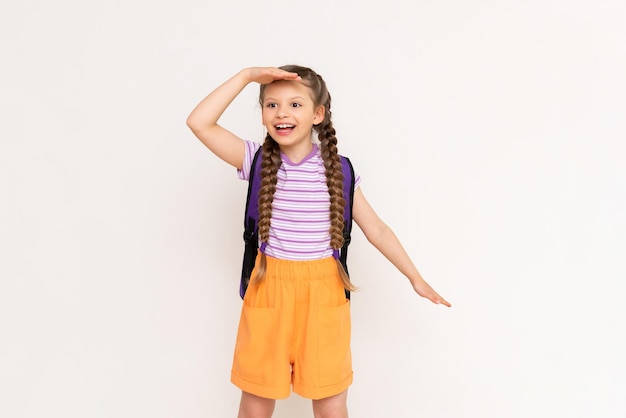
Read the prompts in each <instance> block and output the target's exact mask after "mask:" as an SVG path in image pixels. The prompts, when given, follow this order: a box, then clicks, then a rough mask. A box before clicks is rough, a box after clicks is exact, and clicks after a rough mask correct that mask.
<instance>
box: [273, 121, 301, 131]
mask: <svg viewBox="0 0 626 418" xmlns="http://www.w3.org/2000/svg"><path fill="white" fill-rule="evenodd" d="M295 127H296V125H290V124H287V123H281V124H280V125H276V126H275V128H276V129H277V130H279V131H280V130H283V129H293V128H295Z"/></svg>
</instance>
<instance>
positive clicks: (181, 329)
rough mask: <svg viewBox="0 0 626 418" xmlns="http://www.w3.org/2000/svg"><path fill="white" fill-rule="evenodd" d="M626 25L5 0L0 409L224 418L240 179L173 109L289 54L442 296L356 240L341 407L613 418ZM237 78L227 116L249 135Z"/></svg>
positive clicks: (230, 399)
mask: <svg viewBox="0 0 626 418" xmlns="http://www.w3.org/2000/svg"><path fill="white" fill-rule="evenodd" d="M625 21H626V4H625V3H624V2H623V1H621V0H615V1H609V0H594V1H591V0H574V1H565V0H562V1H558V0H530V1H525V2H512V1H500V2H497V1H487V0H478V1H472V2H466V1H460V0H456V1H455V0H442V1H399V0H390V1H384V2H377V3H376V2H358V1H345V0H342V1H318V2H311V1H307V2H304V1H302V2H300V1H295V2H259V1H232V2H219V3H218V2H209V1H204V2H203V1H187V0H181V1H171V2H165V1H158V0H157V1H147V0H125V1H118V0H113V1H106V2H104V1H98V2H86V1H79V0H59V1H54V2H49V1H43V0H39V1H28V2H8V1H3V3H2V5H1V6H0V35H1V36H0V48H1V55H0V120H1V122H0V170H1V171H0V250H1V252H0V338H1V340H0V416H2V417H6V418H25V417H28V418H35V417H42V418H43V417H46V418H48V417H50V418H53V417H54V418H56V417H63V418H85V417H89V418H100V417H102V418H114V417H115V418H118V417H119V418H125V417H129V418H130V417H132V418H136V417H153V418H158V417H163V418H166V417H167V418H171V417H185V418H193V417H198V418H199V417H234V416H236V410H237V405H238V401H239V391H238V389H237V388H236V387H234V386H233V385H232V384H230V382H229V373H230V366H231V359H232V350H233V345H234V339H235V332H236V326H237V322H238V319H239V309H240V305H241V302H240V300H239V297H238V294H237V290H238V276H239V272H240V267H241V258H242V251H243V243H242V239H241V233H242V227H243V225H242V217H243V205H244V202H245V188H246V184H245V183H244V182H242V181H240V180H238V179H237V178H236V174H235V171H234V170H233V169H232V168H230V167H229V166H227V165H226V164H225V163H223V162H221V161H220V160H218V159H217V158H216V157H214V156H213V155H212V154H211V153H210V152H209V151H208V150H207V149H206V148H204V147H203V146H202V144H201V143H200V142H199V141H198V140H197V139H196V138H195V137H194V136H193V135H192V133H191V132H190V131H189V130H188V128H187V127H186V125H185V119H186V117H187V115H188V114H189V112H190V111H191V110H192V108H193V107H194V106H195V105H196V104H197V103H198V102H199V101H200V100H201V99H202V98H203V97H204V96H205V95H206V94H208V93H209V92H210V91H211V90H212V89H213V88H215V87H217V86H218V85H219V84H220V83H222V82H223V81H224V80H226V79H227V78H228V77H230V76H232V75H233V74H234V73H235V72H237V71H239V70H240V69H241V68H243V67H246V66H256V65H263V66H265V65H271V66H278V65H282V64H287V63H297V64H302V65H307V66H311V67H313V68H314V69H315V70H317V71H318V72H319V73H320V74H322V75H323V76H324V78H325V79H326V81H327V83H328V86H329V89H330V92H331V94H332V97H333V115H334V116H333V117H334V121H335V126H336V128H337V133H338V138H339V146H340V151H341V152H342V153H343V154H345V155H347V156H349V157H350V158H351V159H352V161H353V163H354V165H355V168H356V170H357V171H358V173H359V174H360V175H361V176H362V178H363V183H362V190H363V192H364V194H365V195H366V197H367V198H368V200H369V201H370V203H371V204H372V205H373V207H374V208H375V209H376V211H377V212H378V213H379V215H380V216H381V217H382V218H383V219H384V220H385V221H386V222H387V223H388V224H389V225H390V226H391V227H392V228H393V229H394V231H395V232H396V234H397V235H398V236H399V237H400V239H401V241H402V242H403V243H404V245H405V247H406V249H407V251H408V252H409V253H410V254H411V255H412V257H413V260H414V261H415V263H416V264H417V266H418V268H419V269H420V271H421V272H422V274H423V275H424V277H425V278H426V280H427V281H429V282H430V283H431V284H432V285H433V287H434V288H435V289H436V290H437V291H439V292H440V293H441V294H442V295H443V296H444V297H446V298H447V299H448V300H450V301H451V302H452V303H453V307H452V308H451V309H445V308H443V307H440V306H435V305H432V304H431V303H430V302H428V301H426V300H424V299H422V298H420V297H418V296H417V295H415V294H414V293H413V291H412V289H411V287H410V286H409V284H408V281H407V280H406V279H405V278H404V277H403V276H402V275H401V274H400V273H399V272H398V271H396V270H395V269H394V267H393V266H392V265H391V264H390V263H389V262H387V261H386V260H385V259H384V258H383V257H382V256H381V255H380V254H379V253H378V252H377V251H376V250H375V249H374V248H373V247H371V246H370V245H369V244H368V243H367V241H366V239H365V238H364V237H363V235H362V233H361V232H360V231H358V230H357V231H355V233H354V238H353V244H352V246H351V249H350V259H349V265H350V271H351V276H352V278H353V280H354V281H355V283H356V284H357V285H358V286H359V287H360V289H361V290H360V291H359V292H357V293H355V294H354V295H353V298H352V316H353V356H354V370H355V383H354V384H353V386H352V387H351V389H350V396H349V408H350V411H351V416H353V417H376V418H378V417H393V418H404V417H406V418H414V417H429V418H436V417H441V418H453V417H455V418H456V417H458V418H518V417H520V418H521V417H524V418H537V417H551V418H552V417H564V418H577V417H589V418H592V417H593V418H598V417H602V418H623V417H624V416H626V396H624V395H625V394H626V358H625V356H624V353H626V335H625V334H626V326H625V321H624V318H625V317H626V315H625V314H626V309H625V308H624V304H623V293H624V292H623V290H622V289H623V288H624V285H623V283H622V282H623V280H624V279H625V278H626V267H625V266H624V260H625V258H626V242H625V241H626V217H625V213H626V180H625V179H626V170H625V169H624V163H623V160H624V155H625V153H624V140H625V139H626V128H625V127H624V118H625V115H626V100H625V97H626V81H625V77H624V74H626V26H625V25H624V22H625ZM257 94H258V87H257V86H254V85H251V86H249V87H247V88H246V89H245V90H244V91H243V93H242V94H241V95H240V96H239V97H238V98H237V99H236V100H235V101H234V102H233V104H232V106H231V107H230V108H229V109H228V110H227V111H226V113H225V114H224V115H223V118H222V120H221V122H222V124H223V125H224V126H226V127H227V128H229V129H231V130H232V131H234V132H235V133H236V134H238V135H240V136H242V137H245V138H248V139H252V140H257V141H261V140H262V137H263V134H264V133H263V129H262V126H261V124H260V116H259V114H260V109H259V107H258V105H257V103H256V100H257ZM296 416H297V417H307V416H309V417H310V416H312V414H311V412H310V403H309V401H308V400H304V399H302V398H299V397H298V396H296V395H294V396H292V397H291V398H290V399H288V400H285V401H281V402H279V403H278V404H277V410H276V413H275V417H278V418H293V417H296Z"/></svg>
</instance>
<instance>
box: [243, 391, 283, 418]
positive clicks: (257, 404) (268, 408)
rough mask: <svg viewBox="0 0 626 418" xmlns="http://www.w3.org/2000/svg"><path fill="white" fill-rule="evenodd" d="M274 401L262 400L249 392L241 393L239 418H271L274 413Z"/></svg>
mask: <svg viewBox="0 0 626 418" xmlns="http://www.w3.org/2000/svg"><path fill="white" fill-rule="evenodd" d="M275 404H276V401H275V400H274V399H268V398H261V397H260V396H256V395H253V394H251V393H248V392H243V391H242V392H241V402H240V403H239V415H237V417H238V418H270V417H271V416H272V414H273V413H274V405H275Z"/></svg>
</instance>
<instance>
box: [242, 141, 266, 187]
mask: <svg viewBox="0 0 626 418" xmlns="http://www.w3.org/2000/svg"><path fill="white" fill-rule="evenodd" d="M243 142H244V145H245V146H244V156H243V167H241V170H237V177H239V179H241V180H248V179H249V178H250V167H251V166H252V159H253V158H254V154H255V153H256V151H257V150H258V149H259V148H261V144H259V143H258V142H254V141H246V140H244V141H243Z"/></svg>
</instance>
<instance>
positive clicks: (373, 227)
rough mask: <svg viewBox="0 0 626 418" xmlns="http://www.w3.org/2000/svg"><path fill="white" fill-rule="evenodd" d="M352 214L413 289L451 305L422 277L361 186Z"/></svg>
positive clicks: (432, 300)
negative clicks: (367, 198) (375, 210)
mask: <svg viewBox="0 0 626 418" xmlns="http://www.w3.org/2000/svg"><path fill="white" fill-rule="evenodd" d="M352 216H353V218H354V221H355V222H356V223H357V224H358V225H359V228H361V230H362V231H363V233H364V234H365V237H366V238H367V240H368V241H369V242H370V243H371V244H372V245H373V246H374V247H376V248H377V249H378V251H380V252H381V254H382V255H384V256H385V257H386V258H387V259H388V260H389V261H391V263H392V264H393V265H394V266H396V268H397V269H398V270H400V272H401V273H402V274H404V275H405V276H406V277H407V278H408V279H409V281H410V282H411V285H413V289H415V291H416V292H417V293H418V294H419V295H420V296H422V297H425V298H427V299H429V300H430V301H431V302H433V303H437V304H442V305H445V306H448V307H449V306H451V305H450V303H448V301H446V300H445V299H444V298H442V297H441V296H440V295H439V294H438V293H437V292H435V290H434V289H433V288H432V287H430V285H429V284H428V283H426V281H425V280H424V279H423V278H422V275H421V274H420V273H419V271H417V268H416V267H415V265H414V264H413V262H412V261H411V259H410V258H409V255H408V254H407V253H406V251H405V250H404V247H402V244H401V243H400V240H398V237H396V234H394V232H393V231H392V230H391V228H389V226H387V225H386V224H385V223H384V222H383V221H382V219H380V218H379V217H378V215H377V214H376V212H374V209H372V207H371V206H370V204H369V203H368V202H367V200H366V199H365V196H363V193H362V192H361V188H360V187H359V188H357V189H356V190H355V191H354V204H353V209H352Z"/></svg>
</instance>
